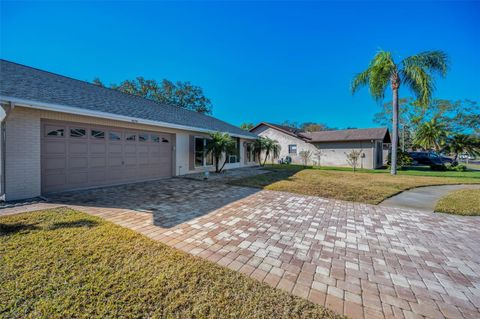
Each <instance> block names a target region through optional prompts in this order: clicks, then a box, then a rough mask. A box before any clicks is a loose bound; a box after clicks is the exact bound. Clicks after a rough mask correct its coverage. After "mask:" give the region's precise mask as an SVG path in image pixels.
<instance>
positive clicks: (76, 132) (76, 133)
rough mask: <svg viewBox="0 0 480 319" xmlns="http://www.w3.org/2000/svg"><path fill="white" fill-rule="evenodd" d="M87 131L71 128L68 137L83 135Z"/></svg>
mask: <svg viewBox="0 0 480 319" xmlns="http://www.w3.org/2000/svg"><path fill="white" fill-rule="evenodd" d="M86 134H87V131H86V130H85V129H83V128H71V129H70V137H84V136H85V135H86Z"/></svg>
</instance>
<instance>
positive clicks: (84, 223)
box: [48, 219, 98, 230]
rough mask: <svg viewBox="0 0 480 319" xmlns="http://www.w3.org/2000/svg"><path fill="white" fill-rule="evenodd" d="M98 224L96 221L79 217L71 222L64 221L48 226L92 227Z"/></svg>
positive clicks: (51, 228) (55, 227)
mask: <svg viewBox="0 0 480 319" xmlns="http://www.w3.org/2000/svg"><path fill="white" fill-rule="evenodd" d="M97 225H98V222H96V221H94V220H89V219H79V220H75V221H71V222H64V223H55V224H53V225H51V226H50V227H48V229H49V230H55V229H61V228H78V227H85V228H92V227H95V226H97Z"/></svg>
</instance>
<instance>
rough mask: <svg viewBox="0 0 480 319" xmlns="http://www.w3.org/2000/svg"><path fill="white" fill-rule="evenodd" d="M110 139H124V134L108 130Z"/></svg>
mask: <svg viewBox="0 0 480 319" xmlns="http://www.w3.org/2000/svg"><path fill="white" fill-rule="evenodd" d="M108 139H109V140H110V141H120V140H121V139H122V134H121V133H118V132H108Z"/></svg>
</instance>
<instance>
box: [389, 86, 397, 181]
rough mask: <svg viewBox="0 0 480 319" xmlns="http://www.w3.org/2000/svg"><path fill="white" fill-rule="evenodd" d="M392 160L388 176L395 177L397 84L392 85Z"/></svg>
mask: <svg viewBox="0 0 480 319" xmlns="http://www.w3.org/2000/svg"><path fill="white" fill-rule="evenodd" d="M392 93H393V101H392V107H393V110H392V111H393V112H392V115H393V116H392V157H391V158H392V160H391V161H390V174H392V175H397V149H398V83H392Z"/></svg>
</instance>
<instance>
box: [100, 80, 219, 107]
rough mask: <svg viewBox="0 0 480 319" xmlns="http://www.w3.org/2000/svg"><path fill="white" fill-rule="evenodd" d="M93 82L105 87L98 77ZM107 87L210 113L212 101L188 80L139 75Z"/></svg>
mask: <svg viewBox="0 0 480 319" xmlns="http://www.w3.org/2000/svg"><path fill="white" fill-rule="evenodd" d="M93 84H95V85H98V86H102V87H107V86H106V85H105V84H104V83H103V82H102V81H101V80H100V79H99V78H95V79H94V80H93ZM108 87H109V88H111V89H115V90H118V91H121V92H124V93H128V94H132V95H136V96H140V97H143V98H146V99H149V100H152V101H155V102H158V103H162V104H170V105H175V106H178V107H182V108H185V109H187V110H191V111H195V112H198V113H203V114H211V113H212V102H211V101H210V99H209V98H207V97H206V96H205V95H204V93H203V90H202V88H201V87H199V86H196V85H193V84H191V83H190V82H188V81H187V82H182V81H177V82H172V81H169V80H166V79H164V80H162V81H161V82H157V81H156V80H149V79H145V78H143V77H141V76H139V77H136V78H135V79H133V80H125V81H123V82H120V84H110V85H109V86H108Z"/></svg>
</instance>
